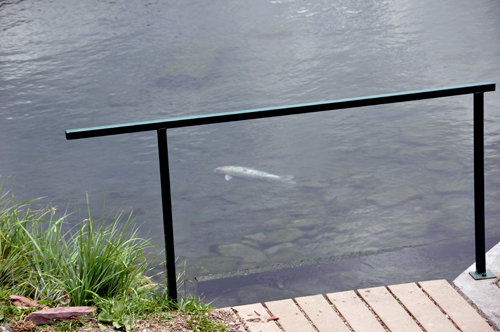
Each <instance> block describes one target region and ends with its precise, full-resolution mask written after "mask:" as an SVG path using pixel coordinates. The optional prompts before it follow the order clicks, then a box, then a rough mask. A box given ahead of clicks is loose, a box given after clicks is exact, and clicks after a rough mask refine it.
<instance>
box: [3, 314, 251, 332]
mask: <svg viewBox="0 0 500 332" xmlns="http://www.w3.org/2000/svg"><path fill="white" fill-rule="evenodd" d="M205 315H206V316H208V317H209V318H210V319H212V320H214V321H216V322H218V323H223V324H224V325H226V326H227V331H228V332H247V331H248V329H247V327H246V326H245V323H244V321H243V320H242V319H241V318H240V317H238V316H237V315H236V314H235V313H234V312H233V311H232V310H222V309H215V310H213V311H212V312H210V313H207V314H205ZM186 317H187V316H186V315H184V314H179V315H177V316H175V317H174V318H172V319H169V320H167V321H157V322H148V321H137V322H136V325H135V327H134V329H133V330H132V331H133V332H193V331H194V330H193V329H192V328H191V327H190V326H189V324H188V323H187V322H186ZM9 327H10V328H12V330H13V331H15V332H31V331H35V329H36V326H35V325H34V324H33V323H32V322H29V321H28V322H26V321H19V322H16V323H13V324H10V325H9ZM101 327H102V325H101ZM101 327H99V324H98V323H97V322H96V321H93V320H89V321H87V324H85V326H81V327H79V328H77V329H74V330H73V331H77V332H116V331H117V330H116V329H114V328H112V327H111V326H108V325H106V328H104V329H101ZM38 331H41V332H54V331H55V329H54V327H53V326H49V327H47V328H44V329H41V330H38Z"/></svg>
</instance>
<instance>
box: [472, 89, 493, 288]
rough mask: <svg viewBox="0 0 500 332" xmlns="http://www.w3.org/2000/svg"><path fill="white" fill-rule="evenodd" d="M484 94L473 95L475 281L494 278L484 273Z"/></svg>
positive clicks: (488, 272)
mask: <svg viewBox="0 0 500 332" xmlns="http://www.w3.org/2000/svg"><path fill="white" fill-rule="evenodd" d="M484 220H485V217H484V93H483V92H475V93H474V225H475V244H476V271H470V274H471V275H472V276H473V277H474V278H475V279H485V278H494V277H495V276H494V275H492V273H491V272H490V271H486V242H485V238H486V233H485V226H484Z"/></svg>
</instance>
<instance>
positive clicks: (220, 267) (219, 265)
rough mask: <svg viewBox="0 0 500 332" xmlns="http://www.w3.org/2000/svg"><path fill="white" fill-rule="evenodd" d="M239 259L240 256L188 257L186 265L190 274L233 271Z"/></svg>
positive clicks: (240, 259) (199, 274)
mask: <svg viewBox="0 0 500 332" xmlns="http://www.w3.org/2000/svg"><path fill="white" fill-rule="evenodd" d="M241 261H242V258H241V257H221V256H204V257H197V258H193V259H188V260H187V261H186V265H187V267H188V270H189V274H190V275H194V276H201V275H207V274H216V273H223V272H228V271H235V270H237V269H238V263H239V262H241Z"/></svg>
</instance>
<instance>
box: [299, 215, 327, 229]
mask: <svg viewBox="0 0 500 332" xmlns="http://www.w3.org/2000/svg"><path fill="white" fill-rule="evenodd" d="M324 223H325V221H324V220H321V219H313V218H310V219H297V220H294V221H292V223H291V225H292V226H294V227H297V228H300V229H312V228H316V227H320V226H323V225H324Z"/></svg>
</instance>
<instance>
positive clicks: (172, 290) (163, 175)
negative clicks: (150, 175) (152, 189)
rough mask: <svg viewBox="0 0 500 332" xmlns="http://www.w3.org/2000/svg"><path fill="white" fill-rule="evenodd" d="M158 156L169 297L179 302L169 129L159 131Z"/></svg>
mask: <svg viewBox="0 0 500 332" xmlns="http://www.w3.org/2000/svg"><path fill="white" fill-rule="evenodd" d="M157 132H158V154H159V159H160V182H161V203H162V210H163V232H164V233H165V259H166V268H167V284H168V297H169V298H170V299H171V300H173V301H175V302H177V278H176V272H175V250H174V225H173V218H172V199H171V194H170V171H169V166H168V144H167V129H166V128H162V129H158V131H157Z"/></svg>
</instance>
